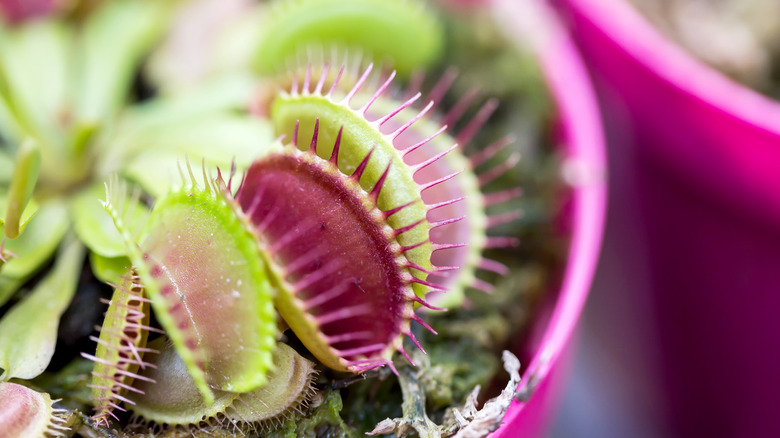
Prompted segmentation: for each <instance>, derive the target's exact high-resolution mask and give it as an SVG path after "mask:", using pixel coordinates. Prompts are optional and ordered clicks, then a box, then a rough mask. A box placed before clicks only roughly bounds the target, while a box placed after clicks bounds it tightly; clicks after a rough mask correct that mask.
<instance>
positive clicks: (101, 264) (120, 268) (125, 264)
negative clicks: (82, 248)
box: [89, 252, 132, 284]
mask: <svg viewBox="0 0 780 438" xmlns="http://www.w3.org/2000/svg"><path fill="white" fill-rule="evenodd" d="M89 265H90V267H91V268H92V273H93V274H95V277H97V279H98V280H100V281H102V282H103V283H113V284H119V283H121V282H122V277H123V276H126V275H127V271H128V269H130V267H131V266H132V263H131V262H130V259H129V258H127V257H103V256H102V255H100V254H96V253H94V252H92V253H90V254H89Z"/></svg>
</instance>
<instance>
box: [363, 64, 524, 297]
mask: <svg viewBox="0 0 780 438" xmlns="http://www.w3.org/2000/svg"><path fill="white" fill-rule="evenodd" d="M454 79H455V74H453V73H450V72H448V73H447V74H445V75H444V76H443V77H442V78H441V79H440V80H439V81H438V82H437V84H436V86H435V87H434V89H433V91H432V92H431V94H432V95H433V96H432V97H434V98H436V99H439V98H440V97H441V96H443V95H444V94H445V92H446V91H447V89H448V88H449V87H450V85H451V84H452V82H453V81H454ZM477 96H478V94H477V93H471V94H467V95H466V96H464V97H463V98H462V99H461V100H459V101H458V103H457V104H456V105H455V106H454V107H453V108H452V109H451V110H450V111H449V112H447V113H446V114H437V113H438V111H436V109H437V108H436V107H434V111H432V112H431V113H429V114H426V116H425V117H423V118H421V119H420V120H418V121H417V122H416V123H414V124H413V125H412V126H410V127H409V129H407V130H406V131H405V132H404V133H403V134H402V135H400V136H399V137H398V138H397V139H396V142H395V145H396V147H399V148H400V149H406V148H408V147H410V146H413V145H415V144H418V143H419V142H420V141H423V140H424V139H426V138H428V139H430V140H429V143H430V147H428V148H419V149H417V150H415V151H414V152H412V153H411V154H410V155H409V158H408V160H409V162H410V163H420V162H427V161H428V160H431V159H432V158H433V157H435V156H436V155H438V154H444V155H442V156H441V159H439V160H436V161H435V162H434V163H432V164H431V165H429V166H426V167H425V168H424V169H422V170H421V171H420V172H418V173H417V174H415V180H416V181H417V182H418V183H419V184H421V185H424V184H427V183H428V182H430V181H436V180H438V179H440V178H442V177H446V176H447V175H451V174H452V173H454V172H457V171H460V172H461V173H460V174H458V175H457V176H456V177H454V178H452V179H447V180H446V181H443V182H442V183H441V184H439V185H437V186H436V187H435V188H432V189H431V190H429V191H428V192H426V193H425V194H424V199H425V202H426V203H427V204H429V205H435V206H436V208H432V209H429V211H428V220H429V222H431V223H432V224H440V226H438V227H434V228H433V229H432V230H431V233H430V239H431V242H433V243H434V245H437V246H439V247H440V248H441V250H439V251H436V252H435V253H434V255H433V256H432V262H433V264H434V265H436V266H458V267H459V269H457V270H451V271H440V272H435V273H434V274H433V275H432V276H430V277H429V278H428V280H429V281H430V282H432V283H436V284H439V285H441V286H443V287H445V288H446V289H447V292H446V293H439V292H434V293H435V296H433V297H431V298H430V299H431V301H432V302H434V303H435V304H436V305H437V306H443V307H457V306H460V305H461V304H462V303H463V301H464V300H465V290H466V289H468V288H470V287H471V288H475V289H478V290H482V291H484V292H491V291H492V290H493V285H492V284H490V283H488V282H485V281H482V280H480V279H479V278H477V276H476V273H477V271H478V270H480V269H481V270H485V271H492V272H495V273H498V274H501V275H505V274H506V273H507V272H508V268H507V267H506V266H504V265H503V264H501V263H499V262H497V261H495V260H492V259H488V258H486V257H485V256H484V255H483V252H484V250H485V249H486V248H497V247H507V246H512V245H514V244H515V243H516V242H515V240H514V239H512V238H509V237H494V236H489V235H488V233H491V234H492V232H493V230H492V229H493V228H495V227H497V226H500V225H502V224H505V223H508V222H512V221H514V220H516V219H518V218H520V217H521V213H520V211H518V210H511V211H508V212H506V213H503V214H494V215H489V213H490V209H491V207H492V206H493V205H496V204H500V203H503V202H506V201H509V200H511V199H514V198H516V197H518V196H519V195H520V193H521V191H520V189H519V188H509V189H505V190H503V191H501V192H496V193H484V188H485V186H486V185H488V184H490V183H491V182H492V181H494V180H495V179H496V178H498V177H500V176H501V175H502V174H504V173H506V172H509V171H510V170H511V169H513V168H514V166H515V164H517V160H518V159H519V157H518V156H517V155H514V154H508V153H506V152H507V150H506V149H508V146H509V145H510V144H511V143H512V140H511V138H509V137H503V138H500V139H499V140H497V141H495V142H493V143H490V144H488V145H487V146H485V145H481V144H478V143H477V142H475V141H473V140H474V137H475V135H476V134H477V133H478V132H479V130H480V129H481V128H482V126H483V125H484V123H485V122H486V121H487V120H488V118H489V117H490V115H491V114H492V113H493V112H494V111H495V109H496V107H497V102H496V101H495V100H493V99H491V100H488V101H487V102H485V103H484V104H483V105H482V106H480V107H479V108H478V109H477V110H476V112H475V115H474V116H473V117H472V118H470V119H469V120H461V119H463V118H464V117H463V114H464V113H465V112H466V111H467V110H468V109H469V107H470V106H472V103H473V102H474V100H475V99H476V98H477ZM399 104H400V102H398V101H396V100H394V99H392V98H390V97H384V96H383V97H380V98H379V99H377V101H376V102H375V103H374V104H373V105H372V109H373V111H374V113H375V114H377V115H381V114H383V113H385V112H387V111H391V110H392V109H393V108H397V107H398V105H399ZM417 111H419V109H417V108H413V107H410V108H405V109H404V110H403V111H402V112H401V113H400V114H399V116H400V117H399V118H398V120H395V119H391V120H389V121H388V123H387V124H388V126H389V128H390V129H391V130H395V129H398V128H400V127H401V126H402V123H403V120H404V119H408V118H410V117H413V116H414V114H415V113H416V112H417ZM442 124H444V125H446V126H448V129H447V130H446V131H445V132H440V133H437V131H438V130H439V129H440V128H441V126H442ZM452 126H458V127H459V128H458V129H457V130H456V129H455V128H452ZM453 145H458V146H459V147H457V148H454V149H453ZM467 150H468V151H470V152H466V151H467ZM445 152H446V153H445ZM497 157H506V158H505V159H504V160H503V161H501V162H500V163H499V164H496V163H497V162H498V161H499V159H498V158H497ZM477 169H479V170H477ZM452 218H458V220H452ZM458 244H460V245H458Z"/></svg>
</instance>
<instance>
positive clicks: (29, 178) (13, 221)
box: [0, 140, 41, 239]
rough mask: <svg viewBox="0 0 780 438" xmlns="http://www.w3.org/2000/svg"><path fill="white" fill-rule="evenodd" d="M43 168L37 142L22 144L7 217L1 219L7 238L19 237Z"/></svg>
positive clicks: (8, 201)
mask: <svg viewBox="0 0 780 438" xmlns="http://www.w3.org/2000/svg"><path fill="white" fill-rule="evenodd" d="M40 168H41V151H40V149H38V144H37V142H36V141H35V140H27V141H25V142H24V143H22V146H21V147H20V148H19V151H18V152H17V154H16V163H15V166H14V171H13V176H12V177H11V187H10V188H9V191H8V198H7V205H6V210H5V211H6V213H5V217H4V218H2V219H0V223H2V224H3V229H4V231H5V235H6V237H8V238H9V239H15V238H17V237H19V233H20V223H22V219H23V216H24V212H25V208H26V207H27V203H28V202H29V200H30V198H31V197H32V194H33V190H34V189H35V183H36V182H38V171H39V170H40Z"/></svg>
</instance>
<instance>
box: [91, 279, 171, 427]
mask: <svg viewBox="0 0 780 438" xmlns="http://www.w3.org/2000/svg"><path fill="white" fill-rule="evenodd" d="M139 280H140V279H139V278H138V277H136V276H134V275H133V274H132V272H128V273H126V274H125V277H124V278H123V279H122V281H121V283H120V284H117V285H115V286H114V294H113V295H112V297H111V301H109V302H108V310H107V311H106V315H105V319H104V320H103V326H102V327H101V329H100V337H99V338H95V337H92V338H91V339H92V340H94V341H95V342H96V343H97V350H96V351H95V355H94V356H93V355H90V354H85V353H82V356H84V357H85V358H87V359H90V360H92V361H93V362H95V365H94V369H93V370H92V383H91V384H90V385H89V386H90V388H92V401H93V402H94V404H95V414H94V415H93V416H92V419H93V420H94V421H95V422H96V423H98V424H101V425H103V426H108V424H109V417H112V418H114V419H117V417H116V416H115V415H114V413H113V410H114V409H119V410H121V411H124V410H125V409H124V408H122V407H120V406H119V404H120V403H121V402H122V401H126V400H127V398H125V394H126V393H127V392H128V391H131V392H136V393H137V392H138V389H136V388H133V386H132V384H133V380H135V379H136V378H139V379H143V377H141V376H139V375H138V374H137V372H138V370H139V368H140V369H145V368H146V367H148V366H150V365H149V363H148V359H147V358H146V357H145V356H146V355H147V353H156V351H155V350H150V349H149V348H146V341H147V339H148V336H149V331H150V330H152V328H151V327H149V300H147V299H146V298H145V297H144V294H143V286H142V285H141V284H140V283H139Z"/></svg>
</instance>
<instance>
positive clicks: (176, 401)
mask: <svg viewBox="0 0 780 438" xmlns="http://www.w3.org/2000/svg"><path fill="white" fill-rule="evenodd" d="M151 346H152V347H153V348H155V349H158V350H159V351H160V354H159V355H156V356H155V357H154V359H153V360H152V365H154V366H153V367H149V368H148V369H147V370H145V371H144V372H143V377H144V379H143V380H142V381H141V382H139V383H138V389H139V390H140V391H142V392H143V395H142V394H141V393H134V394H131V395H130V396H129V398H130V399H131V400H132V401H133V406H132V407H131V409H132V410H133V412H134V414H135V415H136V416H137V419H136V422H135V423H136V426H135V428H138V426H148V425H149V423H150V422H153V423H155V424H156V425H158V426H162V427H163V428H164V429H168V430H170V429H179V430H182V431H195V430H202V431H207V430H208V428H209V427H214V426H229V427H231V426H232V427H233V428H234V431H236V432H239V433H242V434H243V433H246V432H249V431H250V430H251V431H253V432H257V431H258V430H264V429H266V428H269V427H271V426H274V425H278V424H280V423H281V422H282V421H284V419H286V418H287V417H288V416H289V415H290V413H291V412H295V411H296V410H299V409H300V408H301V406H303V405H305V404H306V403H307V402H308V400H309V399H310V398H311V395H312V393H313V389H312V382H313V380H314V377H315V375H316V372H315V370H314V363H312V362H311V361H309V360H306V359H304V358H303V357H301V355H299V354H298V353H296V352H295V350H293V349H292V348H290V347H289V346H288V345H286V344H278V345H277V346H276V348H275V349H274V353H273V367H272V368H271V370H270V371H269V372H268V375H267V383H266V384H265V385H263V386H262V387H260V388H258V389H255V390H253V391H249V392H246V393H241V394H239V393H235V392H226V391H219V390H215V391H214V403H212V404H206V403H205V401H204V400H203V397H202V396H201V394H200V391H199V390H198V387H197V385H196V384H195V381H194V380H193V378H192V376H191V375H190V373H189V371H188V370H187V367H186V365H185V364H184V362H183V361H182V359H181V358H180V357H179V356H178V355H177V354H176V351H175V349H174V348H173V346H172V345H171V343H170V342H169V341H168V340H167V339H166V338H164V337H160V338H157V339H155V340H154V341H153V342H152V344H151ZM152 382H155V383H152Z"/></svg>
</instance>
